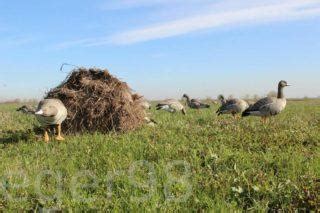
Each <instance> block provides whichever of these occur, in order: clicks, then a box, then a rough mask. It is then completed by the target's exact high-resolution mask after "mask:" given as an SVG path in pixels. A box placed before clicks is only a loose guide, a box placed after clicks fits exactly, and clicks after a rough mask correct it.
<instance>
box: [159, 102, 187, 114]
mask: <svg viewBox="0 0 320 213" xmlns="http://www.w3.org/2000/svg"><path fill="white" fill-rule="evenodd" d="M156 110H165V111H167V112H171V113H174V112H182V114H184V115H185V114H186V110H185V108H184V106H183V105H182V104H181V103H180V102H179V101H177V100H175V99H167V100H164V101H161V102H160V103H158V104H157V106H156Z"/></svg>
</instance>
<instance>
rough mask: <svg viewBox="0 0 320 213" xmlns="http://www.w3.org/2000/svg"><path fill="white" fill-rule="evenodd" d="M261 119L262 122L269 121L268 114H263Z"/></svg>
mask: <svg viewBox="0 0 320 213" xmlns="http://www.w3.org/2000/svg"><path fill="white" fill-rule="evenodd" d="M261 121H262V123H264V124H266V123H267V117H266V116H262V117H261Z"/></svg>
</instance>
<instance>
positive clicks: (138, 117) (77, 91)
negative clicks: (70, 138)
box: [46, 68, 145, 134]
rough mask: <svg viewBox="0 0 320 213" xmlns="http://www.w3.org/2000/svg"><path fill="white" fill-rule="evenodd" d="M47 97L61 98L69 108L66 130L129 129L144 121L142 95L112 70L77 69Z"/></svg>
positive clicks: (103, 130) (69, 131) (78, 131)
mask: <svg viewBox="0 0 320 213" xmlns="http://www.w3.org/2000/svg"><path fill="white" fill-rule="evenodd" d="M46 98H58V99H60V100H61V101H62V102H63V103H64V104H65V106H66V108H67V109H68V118H67V120H66V121H65V122H64V123H63V124H62V127H63V130H64V132H65V133H72V134H74V133H81V132H95V131H99V132H103V133H106V132H110V131H128V130H133V129H135V128H137V127H139V126H140V125H141V124H143V122H144V117H145V111H144V109H143V107H142V106H141V99H140V97H139V95H137V94H132V91H131V89H130V88H129V86H128V85H127V83H125V82H122V81H120V80H118V79H117V78H115V77H114V76H112V75H110V73H109V72H108V70H101V69H97V68H90V69H86V68H78V69H75V70H73V71H72V72H71V74H70V75H69V76H68V77H67V78H66V80H65V81H64V82H62V84H61V85H59V86H58V87H56V88H54V89H52V90H51V91H49V92H48V94H47V96H46Z"/></svg>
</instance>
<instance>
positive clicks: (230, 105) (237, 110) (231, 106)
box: [216, 95, 249, 116]
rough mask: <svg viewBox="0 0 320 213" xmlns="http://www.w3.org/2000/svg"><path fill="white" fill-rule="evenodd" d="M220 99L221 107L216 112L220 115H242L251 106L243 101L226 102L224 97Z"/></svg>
mask: <svg viewBox="0 0 320 213" xmlns="http://www.w3.org/2000/svg"><path fill="white" fill-rule="evenodd" d="M219 99H220V102H221V106H220V108H219V109H218V110H217V112H216V113H217V114H218V115H222V114H232V115H233V116H235V115H236V114H241V113H242V112H244V111H245V110H246V109H248V107H249V104H248V103H247V102H246V101H244V100H242V99H238V98H231V99H228V100H225V99H224V97H223V96H222V95H221V96H219Z"/></svg>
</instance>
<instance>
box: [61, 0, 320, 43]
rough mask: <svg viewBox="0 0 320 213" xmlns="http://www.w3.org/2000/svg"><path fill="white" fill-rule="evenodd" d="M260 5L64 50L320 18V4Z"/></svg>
mask: <svg viewBox="0 0 320 213" xmlns="http://www.w3.org/2000/svg"><path fill="white" fill-rule="evenodd" d="M164 1H166V0H164ZM176 1H179V0H176ZM135 2H136V4H138V3H140V5H141V4H142V3H143V2H146V1H144V0H140V1H138V0H136V1H135ZM159 2H160V1H159ZM242 2H244V1H242ZM248 2H249V4H248ZM258 2H261V1H256V0H248V1H247V2H246V4H245V6H244V5H243V4H242V5H241V4H239V1H235V0H229V1H227V4H225V5H223V6H221V5H217V7H216V8H215V9H213V10H212V11H213V12H206V13H203V14H200V15H199V14H198V15H193V16H189V17H185V18H180V19H177V20H172V21H167V22H164V23H158V24H154V25H151V26H146V27H141V28H138V29H134V30H128V31H124V32H120V33H117V34H114V35H110V36H106V37H98V38H89V39H82V40H79V41H73V42H66V43H64V44H63V45H62V46H63V47H70V46H79V45H80V46H101V45H107V44H116V45H124V44H126V45H127V44H134V43H139V42H146V41H151V40H157V39H163V38H169V37H175V36H180V35H185V34H189V33H194V32H198V31H203V30H211V29H216V28H221V27H226V26H239V25H248V24H260V23H265V22H277V21H289V20H298V19H303V18H307V17H314V16H320V0H290V1H289V0H282V1H276V2H275V1H272V0H270V1H269V4H266V3H264V4H261V3H260V4H259V3H258ZM142 5H143V4H142Z"/></svg>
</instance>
